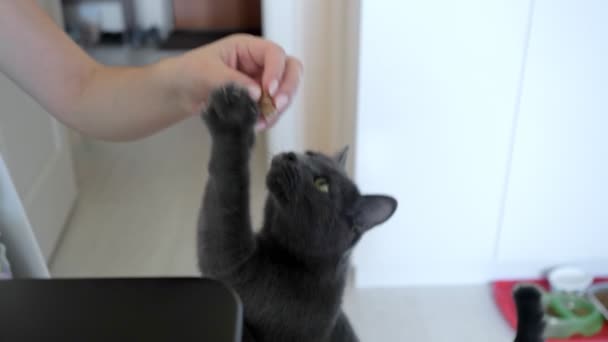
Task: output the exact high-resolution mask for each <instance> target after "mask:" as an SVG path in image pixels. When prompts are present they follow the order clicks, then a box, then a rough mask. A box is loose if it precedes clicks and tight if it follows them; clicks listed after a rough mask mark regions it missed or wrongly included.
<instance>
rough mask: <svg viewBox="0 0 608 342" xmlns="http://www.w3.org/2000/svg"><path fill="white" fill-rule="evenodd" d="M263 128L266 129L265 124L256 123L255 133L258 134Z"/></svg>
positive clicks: (261, 122)
mask: <svg viewBox="0 0 608 342" xmlns="http://www.w3.org/2000/svg"><path fill="white" fill-rule="evenodd" d="M265 128H266V123H265V122H263V121H258V122H257V123H256V124H255V128H254V129H255V131H256V132H260V131H263V130H264V129H265Z"/></svg>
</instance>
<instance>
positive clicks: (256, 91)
mask: <svg viewBox="0 0 608 342" xmlns="http://www.w3.org/2000/svg"><path fill="white" fill-rule="evenodd" d="M247 91H249V95H250V96H251V98H252V99H253V100H255V101H258V100H259V99H260V96H262V90H261V89H260V87H258V86H255V85H250V86H249V87H247Z"/></svg>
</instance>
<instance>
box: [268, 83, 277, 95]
mask: <svg viewBox="0 0 608 342" xmlns="http://www.w3.org/2000/svg"><path fill="white" fill-rule="evenodd" d="M278 89H279V82H278V81H277V80H274V81H272V82H270V85H268V93H269V94H270V96H274V94H275V93H276V92H277V90H278Z"/></svg>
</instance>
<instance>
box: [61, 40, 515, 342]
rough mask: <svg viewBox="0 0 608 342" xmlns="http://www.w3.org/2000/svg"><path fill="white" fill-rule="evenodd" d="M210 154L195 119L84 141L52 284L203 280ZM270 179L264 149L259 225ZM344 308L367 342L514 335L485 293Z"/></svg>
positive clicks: (416, 292) (460, 291)
mask: <svg viewBox="0 0 608 342" xmlns="http://www.w3.org/2000/svg"><path fill="white" fill-rule="evenodd" d="M99 55H105V57H106V61H107V60H108V58H110V59H111V60H110V62H111V63H112V64H122V62H124V60H125V59H124V58H125V56H126V58H127V59H132V60H128V62H129V63H131V64H140V63H141V62H142V61H143V62H147V61H152V60H154V59H155V58H157V57H158V56H159V55H158V54H156V55H154V54H151V53H144V54H143V56H142V55H138V54H137V53H135V54H134V53H133V52H125V51H122V52H120V51H119V52H116V51H109V52H108V51H103V50H102V51H101V52H100V51H97V56H99ZM116 56H118V57H116ZM112 58H113V59H112ZM121 58H122V59H121ZM208 147H209V138H208V135H207V134H206V132H205V129H204V127H203V125H202V123H201V122H200V120H199V119H198V118H192V119H189V120H186V121H184V122H182V123H180V124H178V125H176V126H174V127H172V128H170V129H168V130H166V131H164V132H162V133H160V134H157V135H155V136H153V137H150V138H147V139H144V140H141V141H138V142H134V143H122V144H116V143H103V142H97V141H84V142H83V143H82V144H81V146H79V147H78V148H77V149H76V151H75V160H76V166H77V170H78V176H79V185H80V195H79V199H78V203H77V206H76V208H75V210H74V213H73V215H72V218H71V221H70V223H69V224H68V227H67V228H66V231H65V234H64V236H63V239H62V242H61V244H60V245H59V247H58V249H57V251H56V253H55V256H54V259H53V262H52V264H51V272H52V274H53V275H54V276H56V277H83V276H91V277H108V276H145V275H148V276H170V275H195V274H197V271H196V258H195V243H194V241H195V222H196V216H197V212H198V207H199V205H200V197H201V194H202V189H203V186H204V182H205V177H206V161H207V159H208ZM265 169H266V156H265V151H264V142H263V139H261V141H260V143H259V144H258V146H257V147H256V150H255V156H254V158H253V160H252V171H253V179H254V182H253V190H252V206H253V207H252V209H253V210H252V211H253V213H254V220H255V221H256V222H259V219H260V213H261V208H262V203H263V196H264V188H263V182H262V181H261V180H262V179H263V175H264V173H265ZM344 307H345V310H346V311H347V313H348V315H349V316H350V318H351V320H352V322H353V325H354V326H355V329H356V330H357V331H358V333H359V335H360V337H361V340H362V341H364V342H368V341H371V342H375V341H387V342H390V341H422V342H424V341H436V342H442V341H446V342H448V341H449V342H460V341H463V342H464V341H467V342H477V341H479V342H482V341H483V342H488V341H495V342H507V341H511V340H512V335H513V333H512V332H511V331H510V330H509V328H508V327H507V326H506V325H505V324H504V323H503V321H502V320H501V318H500V316H499V315H498V313H497V311H496V309H495V308H494V307H493V305H492V301H491V298H490V292H489V290H488V289H487V287H485V286H471V287H435V288H433V287H429V288H403V289H349V290H348V291H347V294H346V297H345V302H344Z"/></svg>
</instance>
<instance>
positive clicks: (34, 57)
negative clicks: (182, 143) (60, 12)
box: [0, 0, 198, 140]
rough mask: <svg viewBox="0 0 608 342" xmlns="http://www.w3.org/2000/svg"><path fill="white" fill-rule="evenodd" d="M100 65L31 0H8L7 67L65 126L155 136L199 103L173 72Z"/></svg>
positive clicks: (3, 59)
mask: <svg viewBox="0 0 608 342" xmlns="http://www.w3.org/2000/svg"><path fill="white" fill-rule="evenodd" d="M175 64H176V63H171V62H170V60H168V61H165V62H160V63H157V64H154V65H150V66H146V67H142V68H117V67H107V66H103V65H100V64H99V63H97V62H95V61H94V60H93V59H91V58H90V57H89V56H88V55H87V54H86V53H85V52H84V51H82V49H80V48H79V47H78V46H77V45H76V44H75V43H74V42H73V41H72V40H71V39H69V37H67V36H66V35H65V34H64V33H63V32H62V31H61V30H60V29H59V28H58V27H57V26H56V25H55V24H54V23H53V21H52V20H51V19H50V18H49V17H48V16H47V15H46V14H45V13H44V12H43V11H42V10H41V9H40V8H38V6H37V5H36V4H35V3H34V2H33V1H31V0H19V1H15V0H0V71H2V72H3V73H5V74H6V75H8V76H9V77H10V78H11V79H12V80H13V81H15V83H17V84H18V85H19V86H20V87H21V88H22V89H24V90H25V91H26V92H27V93H28V94H30V95H31V96H32V97H33V98H34V99H36V101H37V102H38V103H40V104H41V105H42V106H43V107H44V108H45V109H47V110H48V111H49V112H50V113H51V114H52V115H53V116H55V117H56V118H57V119H58V120H59V121H61V122H63V123H64V124H65V125H67V126H69V127H72V128H74V129H75V130H77V131H80V132H82V133H84V134H86V135H90V136H94V137H97V138H100V139H106V140H130V139H136V138H139V137H142V136H146V135H149V134H151V133H154V132H155V131H158V130H160V129H162V128H164V127H167V126H169V125H170V124H172V123H174V122H176V121H178V120H180V119H183V118H185V117H186V116H188V115H189V114H192V113H194V112H195V111H196V110H197V109H198V108H196V104H194V103H192V101H190V102H188V101H186V100H184V99H185V98H186V95H185V94H184V92H182V91H181V90H180V89H181V88H180V87H179V86H178V85H177V84H170V83H169V80H175V79H178V78H176V77H175V75H171V76H169V77H167V74H168V73H174V72H177V71H176V70H168V69H171V68H172V67H173V66H174V65H175Z"/></svg>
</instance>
